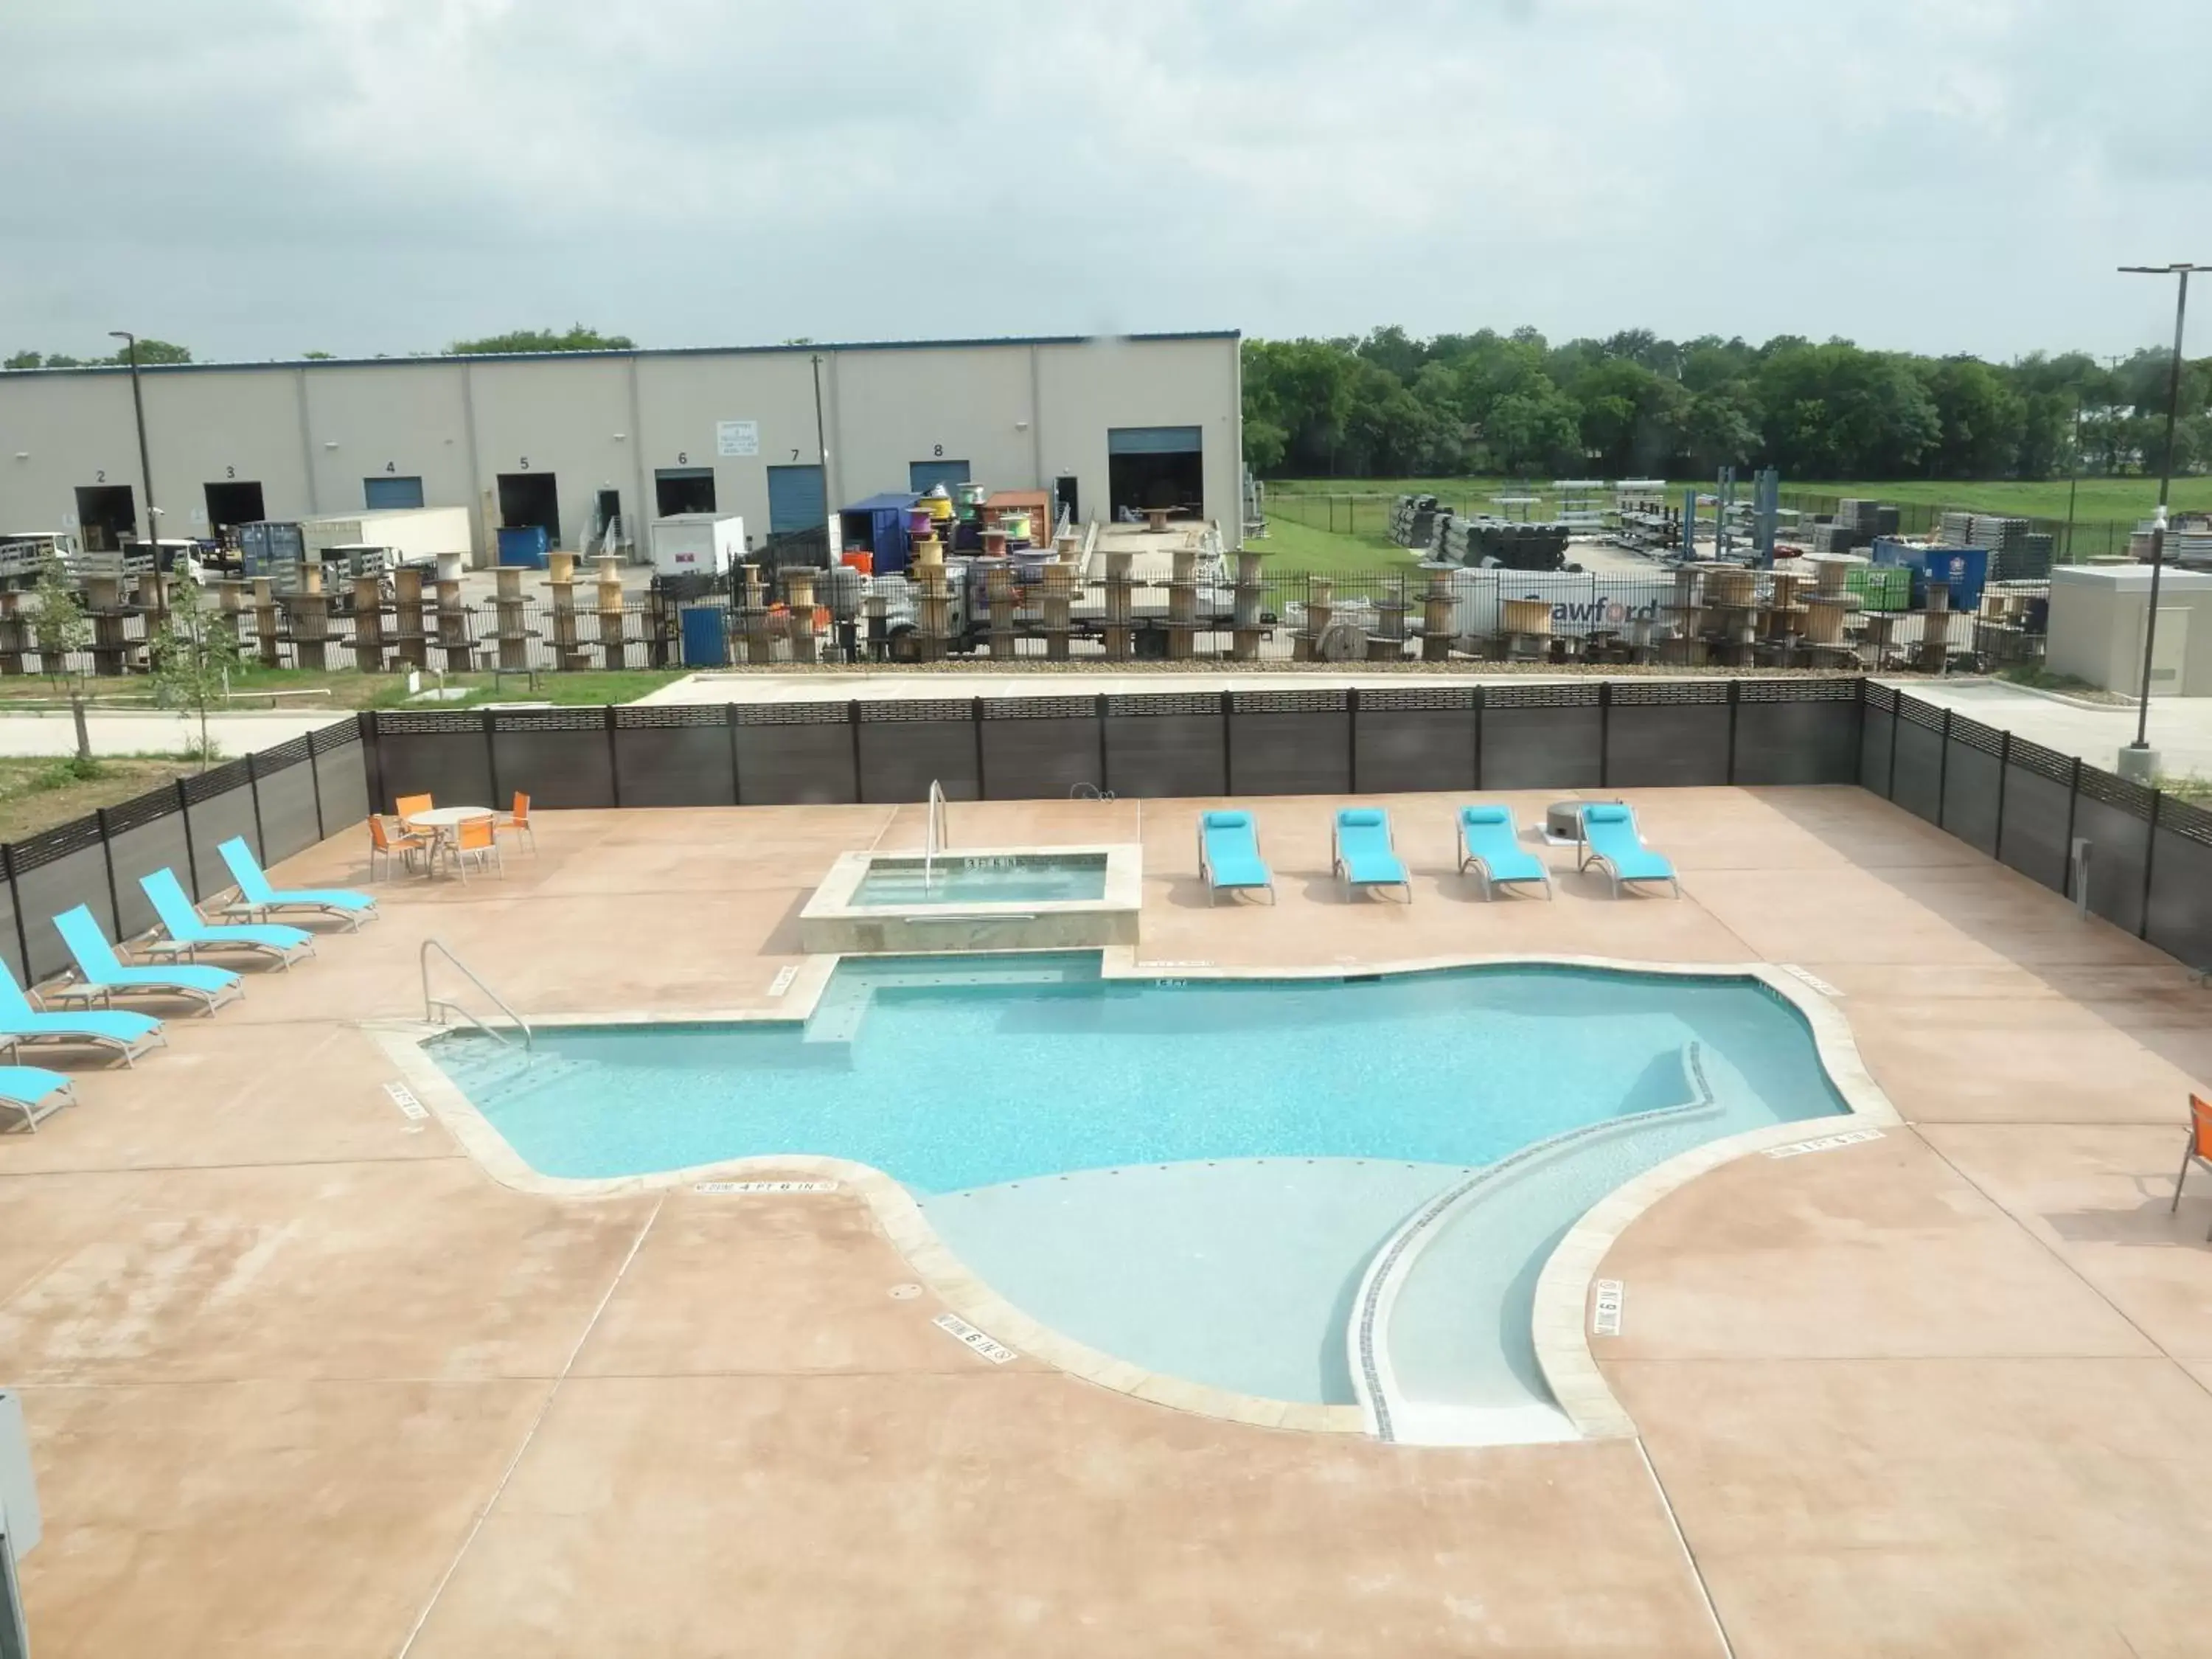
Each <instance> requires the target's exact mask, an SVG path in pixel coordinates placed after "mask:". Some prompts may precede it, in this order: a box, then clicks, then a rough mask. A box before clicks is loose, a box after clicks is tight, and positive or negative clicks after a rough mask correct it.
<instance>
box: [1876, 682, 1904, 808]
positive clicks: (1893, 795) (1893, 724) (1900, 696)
mask: <svg viewBox="0 0 2212 1659" xmlns="http://www.w3.org/2000/svg"><path fill="white" fill-rule="evenodd" d="M1904 714H1905V693H1904V692H1902V691H1900V690H1898V689H1897V688H1896V687H1895V686H1892V687H1891V688H1890V690H1889V781H1888V783H1887V785H1886V786H1884V787H1883V790H1882V794H1883V796H1884V797H1885V798H1886V799H1888V800H1890V801H1891V802H1894V801H1895V800H1896V799H1897V723H1898V721H1899V720H1900V719H1901V718H1903V716H1904Z"/></svg>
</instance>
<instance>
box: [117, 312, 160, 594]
mask: <svg viewBox="0 0 2212 1659" xmlns="http://www.w3.org/2000/svg"><path fill="white" fill-rule="evenodd" d="M107 337H108V338H109V339H111V340H121V341H124V342H125V343H126V344H128V346H129V347H130V349H131V412H132V413H133V414H135V415H136V416H137V417H138V479H139V482H140V483H143V484H144V485H145V486H146V542H147V545H148V546H149V548H150V549H151V550H152V551H153V555H154V568H155V571H156V572H157V573H158V572H159V571H160V569H161V530H160V528H159V527H158V526H156V525H155V519H156V518H157V517H159V513H158V511H157V510H156V508H155V506H154V469H153V466H152V465H150V464H149V462H148V461H147V459H146V398H145V394H144V393H143V392H140V391H139V389H138V337H137V335H136V334H133V333H132V332H131V331H130V330H129V329H125V328H111V329H109V330H108V331H107Z"/></svg>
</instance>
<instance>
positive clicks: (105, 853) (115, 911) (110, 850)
mask: <svg viewBox="0 0 2212 1659" xmlns="http://www.w3.org/2000/svg"><path fill="white" fill-rule="evenodd" d="M92 818H93V822H94V823H96V824H98V825H99V826H100V862H101V863H102V864H104V865H106V866H107V914H108V916H109V918H110V919H111V920H112V921H113V922H114V923H115V942H116V943H117V944H118V945H120V944H122V943H123V901H122V899H121V898H120V897H118V896H117V894H116V891H115V847H114V843H112V842H110V841H109V840H108V839H107V809H106V807H105V806H95V807H94V808H93V810H92Z"/></svg>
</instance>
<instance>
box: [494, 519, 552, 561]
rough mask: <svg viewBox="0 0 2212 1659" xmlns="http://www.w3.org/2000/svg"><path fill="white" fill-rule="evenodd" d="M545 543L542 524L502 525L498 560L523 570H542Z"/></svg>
mask: <svg viewBox="0 0 2212 1659" xmlns="http://www.w3.org/2000/svg"><path fill="white" fill-rule="evenodd" d="M547 544H548V542H547V538H546V534H545V526H544V525H542V524H524V525H507V526H502V527H501V530H500V532H499V562H501V564H504V565H510V566H520V568H523V569H525V570H543V569H544V568H545V550H546V547H547Z"/></svg>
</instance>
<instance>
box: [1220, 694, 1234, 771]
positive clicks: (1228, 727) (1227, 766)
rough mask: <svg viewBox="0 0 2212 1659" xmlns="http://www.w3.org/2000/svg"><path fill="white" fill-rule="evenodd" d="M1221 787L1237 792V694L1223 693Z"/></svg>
mask: <svg viewBox="0 0 2212 1659" xmlns="http://www.w3.org/2000/svg"><path fill="white" fill-rule="evenodd" d="M1221 789H1222V793H1224V794H1228V795H1233V794H1235V793H1237V694H1236V693H1235V692H1234V691H1224V692H1223V693H1222V694H1221Z"/></svg>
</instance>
